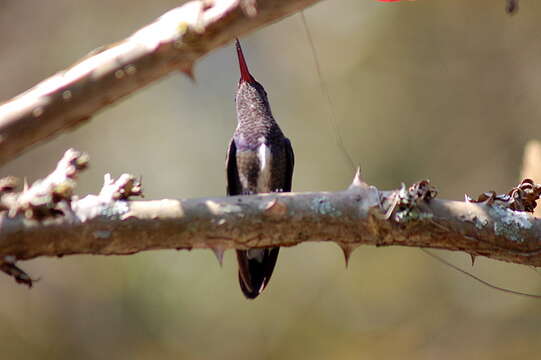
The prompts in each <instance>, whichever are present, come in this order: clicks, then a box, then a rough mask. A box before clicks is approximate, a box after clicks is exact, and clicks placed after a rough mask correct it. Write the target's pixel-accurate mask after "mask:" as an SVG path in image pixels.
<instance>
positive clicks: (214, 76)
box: [0, 0, 541, 359]
mask: <svg viewBox="0 0 541 360" xmlns="http://www.w3.org/2000/svg"><path fill="white" fill-rule="evenodd" d="M176 5H178V2H177V1H173V0H155V1H151V2H133V1H127V0H114V1H103V0H100V1H96V0H92V1H91V0H79V1H71V0H48V1H29V0H3V1H2V2H0V39H1V43H2V55H0V71H1V74H2V82H1V84H0V99H3V100H5V99H8V98H10V97H12V96H14V95H16V94H18V93H19V92H21V91H24V90H25V89H27V88H29V87H30V86H32V85H33V84H35V83H36V82H38V81H40V80H42V79H43V78H45V77H46V76H49V75H51V74H53V73H54V72H56V71H58V70H60V69H62V68H64V67H66V66H68V65H70V64H71V63H73V62H74V61H76V60H77V59H78V58H80V57H81V56H83V55H84V54H86V53H87V52H89V51H90V50H92V49H94V48H96V47H98V46H100V45H103V44H108V43H112V42H114V41H117V40H119V39H122V38H124V37H125V36H127V35H129V34H130V33H131V32H133V31H135V30H136V29H137V28H138V27H140V26H142V25H144V24H146V23H148V22H150V21H152V20H153V19H154V18H156V17H157V16H159V15H160V14H162V13H163V12H164V11H166V10H167V9H169V8H172V7H174V6H176ZM306 17H307V20H308V23H309V26H310V29H311V31H312V33H313V37H314V40H315V44H316V47H317V51H318V54H319V57H320V61H321V63H322V70H323V75H324V77H325V81H326V83H327V84H328V86H329V89H330V93H331V97H332V98H333V105H334V111H335V113H336V114H337V122H338V127H339V129H340V132H341V134H342V136H343V141H344V144H345V146H346V148H347V150H348V152H349V153H350V154H351V156H352V157H353V158H354V160H355V161H356V162H358V163H359V164H361V166H362V169H363V173H364V177H365V178H366V179H367V180H368V182H370V183H373V184H375V185H377V186H378V187H381V188H392V187H397V186H398V185H399V184H400V182H406V183H411V182H413V181H416V180H419V179H422V178H430V179H431V180H432V182H433V183H434V184H435V185H436V186H437V187H438V188H439V190H440V196H442V197H446V198H454V199H462V198H463V195H464V193H469V194H471V195H477V194H478V193H480V192H484V191H487V190H496V191H498V192H504V191H506V190H507V189H508V188H510V187H511V186H513V185H515V184H517V183H518V174H519V171H520V167H521V156H522V151H523V147H524V144H525V142H526V141H527V140H528V139H530V138H539V134H540V130H541V123H540V122H539V121H538V117H539V115H540V112H541V102H540V101H539V100H538V96H539V94H540V93H541V45H540V44H539V33H541V21H540V20H541V3H539V2H535V1H529V2H523V4H521V10H520V12H519V13H518V14H517V15H515V16H513V17H510V16H508V15H506V14H505V12H504V4H503V1H489V0H478V1H468V0H419V1H416V2H400V3H393V4H384V3H379V2H376V1H374V0H362V1H360V0H343V1H326V2H322V3H320V4H318V5H316V6H314V7H313V8H310V9H308V10H307V11H306ZM243 45H244V50H245V53H246V57H247V60H248V62H249V64H250V68H251V70H252V72H253V74H254V76H255V77H256V78H257V79H258V80H259V81H260V82H261V83H262V84H264V85H265V87H266V89H267V91H268V93H269V96H270V101H271V104H272V106H273V112H274V114H275V116H276V118H277V119H278V121H279V122H280V124H281V126H282V129H283V130H284V131H285V133H286V134H287V135H288V136H289V137H290V138H291V140H292V143H293V146H294V149H295V153H296V169H295V174H294V185H293V187H294V189H295V190H296V191H312V190H338V189H343V188H345V187H346V186H347V185H348V184H349V182H350V181H351V178H352V177H353V169H352V168H351V166H350V164H349V163H348V162H347V160H346V158H345V156H344V154H343V153H342V152H341V150H340V148H339V147H338V146H337V145H336V134H335V133H334V132H333V131H332V125H331V124H330V120H329V116H328V111H327V108H326V104H325V99H324V97H323V96H322V94H321V89H320V87H319V80H318V79H317V77H316V73H315V69H314V59H313V58H312V56H311V51H310V48H309V45H308V42H307V40H306V35H305V31H304V29H303V27H302V22H301V21H300V18H299V16H298V15H295V16H292V17H290V18H288V19H286V20H284V21H281V22H279V23H276V24H274V25H272V26H269V27H266V28H264V29H261V30H259V31H257V32H256V33H253V34H252V35H250V36H248V37H246V38H244V39H243ZM195 73H196V78H197V83H195V84H193V83H191V82H190V81H189V80H188V79H186V78H185V77H183V76H182V75H181V74H177V75H174V76H171V77H169V78H167V79H165V80H163V81H160V82H159V83H156V84H153V85H151V86H149V87H148V88H146V89H144V90H143V91H139V92H138V93H136V94H134V95H133V96H131V97H129V98H128V99H126V100H124V101H122V102H121V103H119V104H115V105H114V106H113V107H111V108H108V109H106V110H105V111H103V112H102V113H100V114H99V115H98V116H96V117H95V118H94V119H93V120H92V121H91V122H90V123H89V124H87V125H85V126H83V127H81V128H79V129H77V130H76V131H73V132H71V133H69V134H65V135H62V136H59V137H58V138H56V139H55V140H54V141H52V142H49V143H47V144H44V145H40V146H38V147H36V148H35V149H33V150H32V151H30V152H28V153H26V154H25V155H23V156H21V157H20V158H18V159H16V160H14V161H12V162H11V163H9V164H7V165H6V166H4V167H3V168H1V169H0V175H1V176H4V175H8V174H10V175H16V176H21V177H23V176H27V177H28V179H29V180H30V181H32V180H35V179H36V178H38V177H40V176H43V175H44V174H46V173H47V172H48V171H50V170H51V169H52V168H53V166H54V165H55V163H56V161H57V160H58V159H59V158H60V156H61V154H62V153H63V152H64V150H65V149H66V148H68V147H75V148H77V149H78V150H82V151H87V152H88V153H89V154H90V156H91V168H90V169H89V170H88V171H86V172H85V173H84V174H83V175H82V177H81V179H80V182H79V187H78V192H79V193H80V194H85V193H89V192H97V191H98V190H99V188H100V187H101V181H102V177H103V174H104V173H106V172H111V173H113V175H115V176H118V175H119V174H120V173H122V172H130V173H133V174H135V175H142V176H143V181H144V188H145V193H146V197H147V198H148V199H157V198H165V197H169V198H174V197H198V196H219V195H223V194H224V192H225V179H224V170H223V168H224V157H225V149H226V145H227V143H228V140H229V138H230V136H231V134H232V132H233V130H234V128H235V126H236V124H235V113H234V91H235V87H236V84H237V81H238V77H239V75H238V69H237V66H236V60H235V57H234V51H233V48H232V47H231V46H228V47H225V48H223V49H219V50H218V51H215V52H213V53H211V54H210V55H209V56H207V57H206V58H205V59H203V60H202V61H201V62H200V63H198V64H197V66H196V69H195ZM538 181H539V179H538ZM443 255H445V256H446V257H448V258H451V260H452V261H453V262H455V263H456V264H459V265H460V266H463V267H466V268H469V267H470V259H469V257H468V256H467V255H465V254H461V253H457V254H443ZM21 266H22V267H23V268H24V269H26V270H28V271H29V272H30V273H31V274H32V275H33V276H35V277H39V278H41V281H39V282H38V283H36V286H35V288H33V289H32V290H31V291H28V289H26V288H24V287H22V286H18V285H16V284H15V283H14V281H13V280H11V279H8V278H7V277H5V276H1V277H0V289H2V296H0V354H1V356H0V357H1V358H2V359H36V358H39V359H105V358H114V359H122V358H125V359H249V358H256V357H257V358H259V359H267V358H268V359H274V358H294V357H295V358H309V359H329V358H338V359H365V358H366V359H373V358H377V359H385V358H393V359H394V358H398V357H400V358H418V359H434V358H437V359H456V358H460V359H477V358H491V359H508V358H519V357H523V358H535V357H537V354H538V353H539V352H540V351H541V341H539V340H541V335H540V332H541V325H540V324H541V321H540V320H541V310H540V309H541V304H540V303H539V302H538V301H535V300H531V299H525V298H520V297H516V296H510V295H508V294H503V293H499V292H495V291H494V290H491V289H488V288H486V287H483V286H482V285H480V284H479V283H476V282H473V281H472V280H470V279H469V278H465V277H464V276H462V275H461V274H458V273H457V272H455V271H453V270H452V269H449V268H447V267H444V266H443V265H441V264H439V263H436V262H434V261H433V260H432V259H431V258H428V257H427V256H425V255H424V254H423V253H421V252H420V251H419V250H417V249H407V248H379V249H376V248H372V247H361V248H359V249H358V250H357V251H356V252H355V253H354V254H353V256H352V258H351V260H350V265H349V269H348V270H347V271H346V270H344V264H343V259H342V255H341V251H340V250H339V248H338V247H337V246H335V245H334V244H326V243H312V244H305V245H301V246H297V247H294V248H289V249H285V250H283V251H282V252H281V255H280V259H279V261H278V266H277V269H276V270H275V274H274V276H273V280H272V281H271V283H270V286H269V288H268V289H267V291H266V292H265V293H264V295H262V296H261V297H260V298H259V299H258V300H256V301H253V302H249V301H247V300H245V299H244V298H243V297H242V295H241V292H240V290H239V289H238V284H237V275H236V264H235V258H234V254H233V252H228V253H226V256H225V261H224V266H223V268H220V267H219V266H218V264H217V262H216V260H215V258H214V255H213V254H212V253H211V252H210V251H201V250H196V251H192V252H187V251H181V252H176V251H156V252H147V253H143V254H138V255H133V256H126V257H90V256H72V257H65V258H62V259H39V260H35V261H31V262H28V263H22V264H21ZM471 271H472V272H473V273H475V274H476V275H478V276H480V277H482V278H483V279H485V280H488V281H491V282H493V283H495V284H498V285H500V286H505V287H509V288H513V289H520V290H523V291H529V292H533V293H536V292H537V293H541V286H540V283H541V276H540V275H539V273H536V271H535V270H534V269H531V268H528V267H523V266H517V265H511V264H504V263H498V262H494V261H489V260H486V259H482V258H480V259H478V260H477V262H476V265H475V267H474V268H472V269H471Z"/></svg>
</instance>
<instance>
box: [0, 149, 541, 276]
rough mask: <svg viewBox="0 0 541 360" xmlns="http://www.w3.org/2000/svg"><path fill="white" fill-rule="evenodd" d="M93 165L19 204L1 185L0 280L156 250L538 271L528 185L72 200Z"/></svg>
mask: <svg viewBox="0 0 541 360" xmlns="http://www.w3.org/2000/svg"><path fill="white" fill-rule="evenodd" d="M87 161H88V159H87V156H86V155H85V154H81V153H79V152H77V151H75V150H68V151H67V152H66V154H65V155H64V158H63V159H62V160H61V161H60V162H59V164H58V166H57V168H56V169H55V171H54V172H53V173H51V175H49V176H48V177H47V178H45V179H44V180H42V181H37V182H36V183H34V184H33V185H32V186H30V187H27V186H26V187H25V189H24V190H23V191H22V192H20V193H17V192H15V189H14V186H15V185H13V184H14V182H13V179H10V181H0V185H2V184H4V185H3V186H0V271H4V272H5V273H7V274H9V275H11V276H13V277H15V279H16V280H17V281H19V282H22V283H26V284H28V285H31V284H32V281H31V279H30V277H29V276H28V275H26V274H25V273H24V272H23V271H22V270H20V269H18V268H17V267H16V266H15V262H16V261H17V260H29V259H33V258H37V257H40V256H63V255H69V254H94V255H128V254H133V253H137V252H140V251H145V250H153V249H177V250H180V249H193V248H209V249H213V250H215V251H217V252H218V253H223V251H224V250H226V249H232V248H237V249H246V248H251V247H271V246H294V245H296V244H299V243H302V242H305V241H332V242H335V243H337V244H338V245H339V246H340V247H341V248H342V249H343V251H344V254H345V256H346V260H347V258H348V257H349V254H350V253H351V252H352V251H353V250H354V249H355V248H357V247H358V246H359V245H361V244H366V245H375V246H391V245H400V246H412V247H423V248H436V249H446V250H454V251H464V252H466V253H469V254H471V255H472V256H477V255H483V256H486V257H489V258H492V259H497V260H502V261H508V262H514V263H518V264H525V265H533V266H541V240H540V239H541V220H540V219H537V218H535V217H533V216H531V215H529V214H528V213H527V212H525V211H531V210H533V208H535V205H536V201H537V199H538V198H539V195H541V185H539V184H533V182H532V181H531V180H528V179H526V180H524V181H523V182H522V183H521V184H520V185H519V186H517V187H516V188H513V189H512V190H511V191H510V192H509V193H508V194H505V195H497V194H495V193H494V192H487V193H484V194H481V195H480V196H479V198H478V199H477V200H472V199H469V198H467V199H466V201H451V200H439V199H435V198H434V197H435V196H436V191H435V189H434V188H433V187H432V186H431V185H430V184H429V182H428V181H426V180H425V181H420V182H418V183H416V184H414V185H412V186H411V187H410V188H406V187H405V186H402V188H401V189H398V190H393V191H380V190H378V189H377V188H376V187H374V186H369V185H367V184H366V183H364V182H363V181H362V179H361V178H360V174H359V173H357V174H356V175H355V178H354V181H353V183H352V184H351V186H350V187H349V188H348V189H347V190H344V191H340V192H314V193H281V194H280V193H274V194H262V195H251V196H232V197H225V198H202V199H185V200H171V199H164V200H152V201H130V200H129V198H130V197H132V196H137V195H141V184H140V183H139V182H138V181H136V180H135V179H134V177H133V176H130V175H127V174H124V175H122V176H121V177H120V178H119V179H118V180H116V181H115V180H113V179H112V178H111V177H110V176H109V175H108V174H107V175H106V176H105V183H104V186H103V188H102V190H101V191H100V193H99V194H98V195H88V196H86V197H84V198H81V199H79V198H77V197H73V196H71V190H72V188H73V186H74V185H75V182H74V179H75V178H76V177H77V175H78V173H79V172H80V171H82V170H83V169H84V168H85V167H86V165H87Z"/></svg>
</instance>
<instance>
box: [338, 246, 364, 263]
mask: <svg viewBox="0 0 541 360" xmlns="http://www.w3.org/2000/svg"><path fill="white" fill-rule="evenodd" d="M338 246H340V249H342V253H343V254H344V261H345V264H346V269H347V268H348V265H349V259H350V257H351V253H352V252H353V251H354V250H355V249H356V248H357V247H358V246H359V245H357V244H344V243H338Z"/></svg>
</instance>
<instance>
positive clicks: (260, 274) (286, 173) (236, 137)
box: [226, 40, 294, 299]
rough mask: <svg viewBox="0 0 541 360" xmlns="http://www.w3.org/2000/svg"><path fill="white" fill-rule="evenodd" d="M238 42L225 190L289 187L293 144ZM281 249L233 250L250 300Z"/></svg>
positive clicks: (234, 192)
mask: <svg viewBox="0 0 541 360" xmlns="http://www.w3.org/2000/svg"><path fill="white" fill-rule="evenodd" d="M236 47H237V56H238V60H239V66H240V80H239V85H238V88H237V95H236V98H235V101H236V105H237V121H238V123H237V128H236V130H235V133H234V134H233V138H232V139H231V142H230V143H229V149H228V151H227V159H226V173H227V195H250V194H257V193H268V192H281V191H291V179H292V177H293V164H294V157H293V149H292V148H291V143H290V142H289V139H288V138H286V137H285V136H284V134H283V133H282V130H281V129H280V127H279V126H278V123H276V121H275V120H274V117H273V116H272V112H271V108H270V105H269V100H268V98H267V93H266V92H265V89H264V88H263V86H262V85H261V84H260V83H258V82H257V81H256V80H255V79H254V77H253V76H252V75H251V74H250V72H249V71H248V66H247V65H246V61H245V59H244V55H243V53H242V49H241V47H240V43H239V41H238V40H236ZM279 250H280V248H278V247H275V248H268V249H250V250H237V260H238V263H239V282H240V288H241V290H242V292H243V293H244V296H246V297H247V298H248V299H255V298H256V297H257V296H258V295H259V294H260V293H261V292H262V291H263V290H264V289H265V287H266V286H267V284H268V283H269V280H270V278H271V275H272V271H273V270H274V265H275V264H276V259H277V258H278V251H279Z"/></svg>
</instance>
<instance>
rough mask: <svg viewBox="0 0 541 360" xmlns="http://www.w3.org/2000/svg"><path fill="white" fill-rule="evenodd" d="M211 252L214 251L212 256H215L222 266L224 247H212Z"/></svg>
mask: <svg viewBox="0 0 541 360" xmlns="http://www.w3.org/2000/svg"><path fill="white" fill-rule="evenodd" d="M212 252H213V253H214V256H216V259H217V260H218V264H220V267H223V265H224V252H225V249H224V248H223V247H213V248H212Z"/></svg>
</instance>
